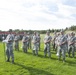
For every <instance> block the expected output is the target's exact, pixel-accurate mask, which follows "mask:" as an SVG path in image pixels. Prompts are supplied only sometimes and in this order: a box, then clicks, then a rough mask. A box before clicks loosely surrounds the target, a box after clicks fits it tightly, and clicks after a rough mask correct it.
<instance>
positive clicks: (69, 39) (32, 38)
mask: <svg viewBox="0 0 76 75" xmlns="http://www.w3.org/2000/svg"><path fill="white" fill-rule="evenodd" d="M19 40H20V36H19V34H18V33H16V34H15V35H13V34H12V33H11V31H10V32H9V35H7V37H6V38H5V39H4V40H3V42H5V43H6V56H7V60H6V61H7V62H9V61H10V57H11V58H12V63H14V53H13V50H18V51H19ZM42 40H43V42H44V57H46V56H47V54H48V57H49V58H51V56H52V53H51V50H52V48H51V45H52V47H53V49H54V50H55V51H56V55H57V56H58V60H60V58H61V56H62V59H63V62H65V58H66V53H68V57H70V56H71V54H72V57H75V49H76V37H75V33H74V32H71V33H69V34H64V31H63V30H61V31H60V32H55V33H54V36H51V35H50V32H49V31H47V32H46V35H45V37H44V39H42ZM40 41H41V37H40V34H39V33H37V32H34V33H33V34H32V35H31V34H30V33H29V32H28V33H26V32H24V35H23V38H22V40H21V42H22V45H21V47H22V50H23V52H24V53H27V52H28V49H31V50H32V53H33V55H36V56H38V55H39V54H38V52H39V50H40V43H41V42H40Z"/></svg>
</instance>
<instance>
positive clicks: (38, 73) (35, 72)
mask: <svg viewBox="0 0 76 75" xmlns="http://www.w3.org/2000/svg"><path fill="white" fill-rule="evenodd" d="M14 65H17V66H20V67H22V68H23V69H26V70H28V71H29V73H30V75H54V74H52V73H50V72H47V71H44V70H41V69H37V68H33V67H29V66H25V65H22V64H19V63H15V64H14Z"/></svg>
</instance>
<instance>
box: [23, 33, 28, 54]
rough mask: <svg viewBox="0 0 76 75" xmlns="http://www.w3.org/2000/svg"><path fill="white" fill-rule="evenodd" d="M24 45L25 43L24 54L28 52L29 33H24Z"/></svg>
mask: <svg viewBox="0 0 76 75" xmlns="http://www.w3.org/2000/svg"><path fill="white" fill-rule="evenodd" d="M22 43H23V45H22V46H23V47H22V48H23V52H24V53H27V50H28V48H27V47H28V37H27V33H26V32H24V36H23V39H22Z"/></svg>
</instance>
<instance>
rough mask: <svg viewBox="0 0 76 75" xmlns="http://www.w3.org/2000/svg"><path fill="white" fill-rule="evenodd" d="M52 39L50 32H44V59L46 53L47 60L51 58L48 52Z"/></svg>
mask: <svg viewBox="0 0 76 75" xmlns="http://www.w3.org/2000/svg"><path fill="white" fill-rule="evenodd" d="M51 39H52V37H51V36H50V32H49V31H47V32H46V36H45V37H44V57H46V55H47V53H48V56H49V58H51V52H50V50H51V49H50V42H51Z"/></svg>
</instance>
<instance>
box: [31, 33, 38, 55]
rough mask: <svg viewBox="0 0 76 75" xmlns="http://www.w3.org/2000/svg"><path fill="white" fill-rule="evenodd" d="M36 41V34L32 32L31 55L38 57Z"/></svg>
mask: <svg viewBox="0 0 76 75" xmlns="http://www.w3.org/2000/svg"><path fill="white" fill-rule="evenodd" d="M37 42H38V39H37V35H36V32H34V35H33V38H32V44H33V48H32V50H33V54H34V55H35V54H36V55H37V56H38V45H37Z"/></svg>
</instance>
